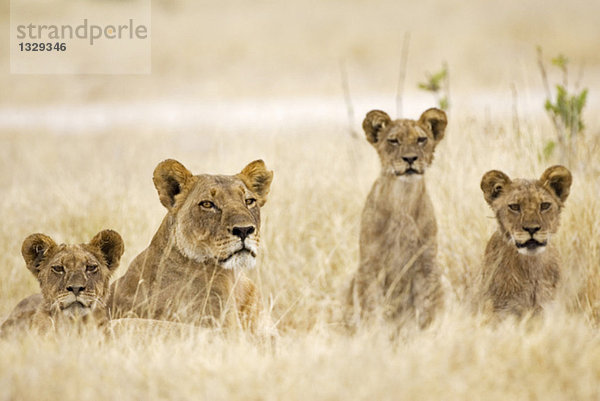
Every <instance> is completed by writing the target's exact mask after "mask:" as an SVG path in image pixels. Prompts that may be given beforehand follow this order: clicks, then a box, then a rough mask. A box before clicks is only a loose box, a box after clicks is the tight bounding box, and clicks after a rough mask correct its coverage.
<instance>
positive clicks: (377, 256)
mask: <svg viewBox="0 0 600 401" xmlns="http://www.w3.org/2000/svg"><path fill="white" fill-rule="evenodd" d="M446 125H447V119H446V114H445V113H444V112H443V111H442V110H438V109H435V108H432V109H429V110H426V111H425V112H424V113H423V114H422V115H421V117H420V118H419V120H417V121H415V120H408V119H400V120H392V119H391V118H390V117H389V116H388V115H387V114H386V113H384V112H383V111H380V110H373V111H370V112H369V113H367V116H366V117H365V119H364V121H363V129H364V131H365V134H366V136H367V141H369V143H370V144H371V145H373V147H374V148H375V150H377V153H378V154H379V158H380V160H381V174H380V175H379V178H377V180H376V181H375V183H374V184H373V187H372V188H371V192H370V193H369V196H368V198H367V202H366V204H365V206H364V209H363V212H362V218H361V228H360V265H359V268H358V271H357V273H356V275H355V277H354V279H353V281H352V284H351V289H350V294H349V303H350V305H351V306H352V309H353V312H354V314H353V317H352V319H353V320H354V323H356V321H357V320H358V319H359V318H361V317H365V313H367V312H370V313H372V312H374V311H377V310H378V309H379V308H381V309H379V311H381V312H383V315H384V316H386V317H389V318H392V319H395V320H400V321H401V320H404V319H406V318H415V319H416V321H417V323H418V325H419V326H420V327H421V328H424V327H426V326H427V325H428V324H429V323H430V322H431V321H432V319H433V317H434V314H435V311H436V309H437V308H438V307H439V305H440V303H441V288H440V271H439V269H438V267H437V265H436V261H435V258H436V253H437V239H436V235H437V225H436V220H435V215H434V210H433V206H432V204H431V200H430V199H429V196H428V195H427V191H426V188H425V179H424V174H425V171H426V169H427V167H429V166H430V164H431V162H432V160H433V154H434V150H435V148H436V146H437V145H438V143H439V142H440V141H441V140H442V139H443V138H444V132H445V129H446Z"/></svg>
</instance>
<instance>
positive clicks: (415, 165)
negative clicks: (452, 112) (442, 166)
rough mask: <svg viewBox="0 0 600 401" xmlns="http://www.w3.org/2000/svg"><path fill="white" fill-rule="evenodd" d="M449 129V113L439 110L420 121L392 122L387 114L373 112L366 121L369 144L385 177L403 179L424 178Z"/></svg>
mask: <svg viewBox="0 0 600 401" xmlns="http://www.w3.org/2000/svg"><path fill="white" fill-rule="evenodd" d="M446 125H447V120H446V113H444V112H443V111H442V110H438V109H429V110H427V111H425V112H424V113H423V114H422V115H421V117H420V118H419V120H418V121H414V120H407V119H401V120H394V121H392V119H391V118H390V117H389V116H388V115H387V114H386V113H385V112H383V111H380V110H372V111H370V112H369V113H367V116H366V117H365V119H364V121H363V129H364V131H365V134H366V136H367V140H368V141H369V142H370V143H371V144H372V145H373V146H374V147H375V149H376V150H377V153H378V154H379V158H380V160H381V166H382V172H383V174H386V175H391V176H394V177H400V178H402V179H415V178H420V177H422V175H423V173H425V170H426V168H427V167H428V166H429V165H431V162H432V161H433V153H434V151H435V147H436V146H437V144H438V143H439V142H440V141H441V140H442V138H443V137H444V132H445V129H446Z"/></svg>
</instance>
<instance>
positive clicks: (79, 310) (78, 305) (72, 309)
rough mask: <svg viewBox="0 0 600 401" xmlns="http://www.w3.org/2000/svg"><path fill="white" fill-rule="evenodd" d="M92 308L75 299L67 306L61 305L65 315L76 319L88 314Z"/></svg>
mask: <svg viewBox="0 0 600 401" xmlns="http://www.w3.org/2000/svg"><path fill="white" fill-rule="evenodd" d="M91 309H92V308H91V307H90V306H86V305H84V304H83V303H82V302H80V301H74V302H72V303H70V304H68V305H66V306H61V312H62V313H63V315H65V316H67V317H70V318H74V319H77V318H81V317H83V316H86V315H88V314H89V313H90V311H91Z"/></svg>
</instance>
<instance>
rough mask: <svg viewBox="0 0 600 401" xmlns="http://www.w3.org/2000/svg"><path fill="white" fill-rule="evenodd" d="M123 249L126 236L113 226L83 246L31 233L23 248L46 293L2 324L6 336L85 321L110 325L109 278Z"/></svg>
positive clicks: (30, 299) (22, 305)
mask: <svg viewBox="0 0 600 401" xmlns="http://www.w3.org/2000/svg"><path fill="white" fill-rule="evenodd" d="M123 250H124V246H123V240H122V239H121V236H120V235H119V234H118V233H116V232H115V231H112V230H105V231H101V232H100V233H98V234H97V235H96V236H95V237H94V238H93V239H92V240H91V241H90V242H89V243H87V244H79V245H65V244H61V245H57V244H56V243H55V242H54V241H53V240H52V239H51V238H50V237H48V236H46V235H44V234H32V235H30V236H29V237H27V238H26V239H25V241H24V242H23V246H22V249H21V251H22V254H23V258H24V259H25V262H26V266H27V268H28V269H29V270H30V271H31V273H32V274H33V275H34V276H35V277H36V279H37V280H38V282H39V284H40V288H41V294H35V295H31V296H29V297H27V298H25V299H23V300H22V301H21V302H19V303H18V304H17V306H16V307H15V308H14V310H13V311H12V312H11V314H10V315H9V317H8V319H7V320H6V321H5V322H4V323H3V324H2V329H1V330H2V334H3V335H7V334H8V333H11V332H12V333H17V332H18V331H19V330H35V331H39V332H42V333H46V332H49V331H52V330H54V329H68V328H70V327H74V325H75V326H80V325H81V324H94V325H97V326H104V325H105V324H106V322H107V321H108V309H107V307H106V302H107V298H108V290H109V280H110V276H111V274H112V273H113V272H114V271H115V270H116V268H117V267H118V266H119V261H120V259H121V255H122V254H123Z"/></svg>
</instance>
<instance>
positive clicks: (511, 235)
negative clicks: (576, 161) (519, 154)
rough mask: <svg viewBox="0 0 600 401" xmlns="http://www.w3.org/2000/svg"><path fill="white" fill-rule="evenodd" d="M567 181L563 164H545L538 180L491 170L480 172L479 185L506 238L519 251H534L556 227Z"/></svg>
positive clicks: (537, 251)
mask: <svg viewBox="0 0 600 401" xmlns="http://www.w3.org/2000/svg"><path fill="white" fill-rule="evenodd" d="M571 182H572V177H571V173H570V172H569V170H567V169H566V168H565V167H563V166H553V167H550V168H548V169H547V170H546V171H545V172H544V174H543V175H542V177H541V178H540V179H539V180H524V179H515V180H510V178H508V176H507V175H506V174H504V173H502V172H500V171H496V170H493V171H489V172H487V173H486V174H485V175H484V176H483V178H482V180H481V189H482V190H483V193H484V197H485V199H486V201H487V202H488V203H489V204H490V206H491V207H492V209H493V210H494V212H495V214H496V219H497V220H498V224H499V227H500V230H501V231H502V232H503V233H504V234H505V237H506V238H507V240H509V241H510V242H511V243H512V244H514V246H515V247H516V249H517V251H518V252H519V253H521V254H523V255H537V254H540V253H542V252H544V250H545V249H546V246H547V245H548V242H549V241H550V238H551V236H552V234H554V233H556V231H557V230H558V225H559V217H560V211H561V209H562V206H563V202H564V201H565V200H566V199H567V197H568V196H569V189H570V186H571Z"/></svg>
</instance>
